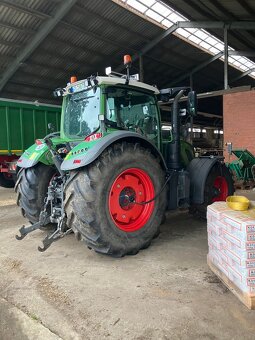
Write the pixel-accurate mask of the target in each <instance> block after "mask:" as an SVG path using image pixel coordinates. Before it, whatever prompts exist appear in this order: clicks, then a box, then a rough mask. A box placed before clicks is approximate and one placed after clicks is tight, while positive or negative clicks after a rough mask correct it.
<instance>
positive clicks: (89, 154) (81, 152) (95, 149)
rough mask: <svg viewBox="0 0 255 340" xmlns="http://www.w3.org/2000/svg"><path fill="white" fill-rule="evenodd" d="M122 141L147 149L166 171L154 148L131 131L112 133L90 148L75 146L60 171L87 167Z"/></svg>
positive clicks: (159, 155) (81, 144)
mask: <svg viewBox="0 0 255 340" xmlns="http://www.w3.org/2000/svg"><path fill="white" fill-rule="evenodd" d="M122 141H126V142H129V143H140V144H141V145H142V146H144V147H146V148H149V149H150V150H151V152H152V153H153V154H154V155H155V156H156V157H159V159H160V163H161V166H162V168H163V169H165V170H166V169H167V167H166V163H165V160H164V158H163V156H162V154H161V152H160V151H159V150H158V149H157V148H156V146H155V145H154V144H152V143H151V142H150V141H149V140H148V139H147V138H145V137H143V136H142V135H140V134H138V133H136V132H131V131H115V132H112V133H110V134H108V135H106V136H105V137H103V138H100V139H99V140H97V142H96V143H94V144H93V146H92V147H90V148H88V142H81V143H80V144H78V145H77V146H75V147H74V148H73V149H72V151H71V152H70V153H69V154H68V155H67V157H66V158H65V159H64V161H63V163H62V164H61V169H62V170H64V171H68V170H74V169H78V168H81V167H84V166H86V165H89V164H91V163H92V162H93V161H95V160H96V159H97V158H98V157H99V156H100V155H101V154H102V152H103V151H104V150H105V149H106V148H107V147H109V146H110V145H112V144H114V143H116V142H122Z"/></svg>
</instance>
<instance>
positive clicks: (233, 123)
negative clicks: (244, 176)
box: [223, 91, 255, 162]
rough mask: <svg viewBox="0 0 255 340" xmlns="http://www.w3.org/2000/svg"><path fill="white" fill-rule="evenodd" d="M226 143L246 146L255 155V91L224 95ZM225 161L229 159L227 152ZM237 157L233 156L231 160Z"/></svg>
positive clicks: (235, 146) (234, 146)
mask: <svg viewBox="0 0 255 340" xmlns="http://www.w3.org/2000/svg"><path fill="white" fill-rule="evenodd" d="M223 130H224V145H225V143H226V142H232V144H233V148H235V149H238V148H240V149H241V148H245V149H248V150H249V151H251V152H252V153H253V154H254V155H255V91H247V92H238V93H232V94H231V93H230V94H226V95H224V96H223ZM224 148H225V152H224V156H225V162H228V161H229V156H228V154H227V152H226V147H224ZM234 159H236V158H235V156H232V157H231V158H230V160H234Z"/></svg>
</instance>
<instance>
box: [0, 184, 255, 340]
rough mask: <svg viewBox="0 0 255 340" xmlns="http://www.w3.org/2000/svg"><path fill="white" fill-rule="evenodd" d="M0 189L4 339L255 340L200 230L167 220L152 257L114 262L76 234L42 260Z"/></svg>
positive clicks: (35, 240) (254, 329)
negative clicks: (20, 234) (20, 233)
mask: <svg viewBox="0 0 255 340" xmlns="http://www.w3.org/2000/svg"><path fill="white" fill-rule="evenodd" d="M22 223H26V221H25V220H24V219H23V218H22V217H21V215H20V211H19V209H18V208H17V207H16V205H15V195H14V194H13V192H12V190H9V189H8V190H7V189H3V188H0V320H1V322H0V338H1V339H4V340H8V339H12V340H22V339H37V340H38V339H39V340H40V339H44V340H45V339H59V338H62V339H86V340H87V339H97V340H98V339H125V340H128V339H137V340H143V339H144V340H145V339H146V340H147V339H157V340H158V339H164V340H166V339H254V334H255V322H254V321H255V311H250V310H248V309H247V308H246V307H245V306H244V305H242V303H241V302H239V300H238V299H237V298H236V297H235V296H234V295H233V294H232V293H231V292H230V291H228V290H227V289H226V288H225V287H224V286H223V284H222V283H221V282H220V281H219V280H218V279H217V277H216V276H215V275H214V274H212V272H211V271H210V270H209V268H208V266H207V264H206V255H207V234H206V223H205V222H203V221H198V220H195V219H193V218H192V217H191V216H190V215H188V214H187V213H184V212H182V213H174V214H169V215H168V218H167V221H166V223H165V224H164V225H163V226H162V232H161V234H160V236H159V238H157V239H156V240H155V241H154V242H153V244H152V245H151V247H150V248H148V249H146V250H143V251H141V252H140V253H139V254H138V255H136V256H126V257H124V258H122V259H114V258H110V257H106V256H102V255H98V254H96V253H94V252H93V251H90V250H89V249H87V248H86V247H85V246H84V244H83V243H81V242H78V241H76V240H75V238H74V236H73V235H69V236H67V237H66V238H64V239H62V240H60V241H59V242H57V243H55V244H53V245H52V247H51V248H50V249H48V250H47V251H46V252H45V253H39V252H38V251H37V246H38V245H40V244H41V243H40V241H41V239H42V238H43V237H44V236H45V233H44V232H42V231H36V232H34V233H33V234H31V235H28V236H27V237H26V238H25V239H24V240H23V241H17V240H16V239H15V237H14V236H15V234H16V232H17V230H18V226H20V225H22Z"/></svg>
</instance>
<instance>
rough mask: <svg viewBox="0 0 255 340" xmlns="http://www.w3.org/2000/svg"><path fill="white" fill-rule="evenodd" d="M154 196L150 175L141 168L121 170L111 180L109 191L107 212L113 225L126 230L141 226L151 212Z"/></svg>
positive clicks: (129, 230)
mask: <svg viewBox="0 0 255 340" xmlns="http://www.w3.org/2000/svg"><path fill="white" fill-rule="evenodd" d="M154 196H155V191H154V185H153V183H152V180H151V178H150V176H149V175H148V174H147V173H146V172H145V171H144V170H141V169H138V168H130V169H127V170H125V171H123V172H122V173H121V174H120V175H119V176H118V177H117V178H116V179H115V181H114V182H113V184H112V186H111V188H110V192H109V202H108V203H109V212H110V215H111V217H112V220H113V222H114V223H115V225H116V226H117V227H118V228H119V229H121V230H123V231H126V232H132V231H136V230H139V229H141V228H143V226H144V225H145V224H146V223H147V222H148V220H149V219H150V217H151V214H152V213H153V209H154V201H152V202H150V203H147V204H144V205H143V204H141V205H139V204H137V203H141V202H145V201H149V200H151V199H152V198H153V197H154Z"/></svg>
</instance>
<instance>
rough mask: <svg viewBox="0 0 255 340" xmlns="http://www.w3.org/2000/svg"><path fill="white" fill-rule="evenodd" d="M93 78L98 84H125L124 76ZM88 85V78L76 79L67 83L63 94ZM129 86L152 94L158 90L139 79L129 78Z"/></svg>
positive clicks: (77, 90)
mask: <svg viewBox="0 0 255 340" xmlns="http://www.w3.org/2000/svg"><path fill="white" fill-rule="evenodd" d="M91 79H92V78H91ZM94 79H96V80H97V81H98V85H101V84H106V85H125V84H126V78H120V77H101V76H97V77H95V78H94ZM89 86H91V85H89V82H88V79H82V80H78V81H76V82H73V83H68V84H67V86H66V88H65V89H63V90H64V92H63V95H64V96H65V95H67V94H71V93H75V92H81V91H83V90H85V89H87V88H88V87H89ZM129 86H134V87H138V88H140V89H142V90H147V91H151V92H153V93H154V94H159V90H158V89H157V88H156V87H155V86H151V85H148V84H145V83H142V82H139V81H137V80H134V79H130V80H129Z"/></svg>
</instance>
